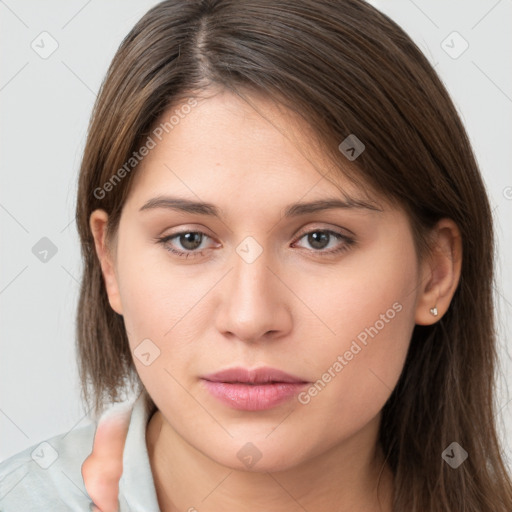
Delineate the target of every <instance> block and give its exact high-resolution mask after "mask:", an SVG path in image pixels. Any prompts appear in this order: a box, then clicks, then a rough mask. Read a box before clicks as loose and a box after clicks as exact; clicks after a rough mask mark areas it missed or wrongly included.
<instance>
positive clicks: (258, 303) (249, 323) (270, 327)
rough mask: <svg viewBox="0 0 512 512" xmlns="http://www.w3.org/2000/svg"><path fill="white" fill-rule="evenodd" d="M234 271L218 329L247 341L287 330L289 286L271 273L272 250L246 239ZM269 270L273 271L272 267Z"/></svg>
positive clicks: (236, 260)
mask: <svg viewBox="0 0 512 512" xmlns="http://www.w3.org/2000/svg"><path fill="white" fill-rule="evenodd" d="M232 261H233V267H234V268H233V271H232V272H230V277H229V286H228V287H227V288H226V290H224V293H223V296H222V305H221V312H220V314H219V316H218V318H217V321H218V325H217V327H218V329H219V330H220V331H221V332H224V333H227V332H229V333H231V334H232V335H235V336H236V337H238V338H240V339H243V340H245V341H256V340H257V339H258V338H260V337H262V336H264V335H265V334H266V333H267V332H269V331H273V332H275V331H284V330H286V329H288V328H289V327H290V323H291V319H290V315H289V310H288V307H287V303H286V301H287V295H286V293H285V292H286V287H284V286H283V284H282V283H281V282H280V280H279V279H278V278H277V277H276V276H275V275H274V272H275V270H274V272H273V271H272V270H270V269H271V268H272V267H273V266H274V265H273V264H272V258H271V251H269V250H266V249H264V247H262V246H261V245H260V244H259V243H258V242H256V240H254V239H252V237H247V238H246V239H245V240H244V241H242V242H241V243H240V244H239V246H238V247H237V248H236V253H235V254H233V258H232ZM269 267H270V268H269Z"/></svg>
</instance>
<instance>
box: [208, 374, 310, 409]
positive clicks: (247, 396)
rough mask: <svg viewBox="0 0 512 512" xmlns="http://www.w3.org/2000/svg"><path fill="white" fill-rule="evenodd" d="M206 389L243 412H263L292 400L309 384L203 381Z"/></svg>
mask: <svg viewBox="0 0 512 512" xmlns="http://www.w3.org/2000/svg"><path fill="white" fill-rule="evenodd" d="M203 382H204V385H205V386H206V389H207V390H208V391H209V392H210V393H211V394H212V395H213V396H214V397H215V398H218V399H219V400H220V401H221V402H223V403H225V404H226V405H229V406H230V407H233V408H234V409H240V410H243V411H263V410H265V409H271V408H272V407H276V406H277V405H279V404H281V403H283V402H286V401H288V400H290V399H291V398H292V397H293V396H295V395H297V394H298V393H299V392H300V391H301V389H303V388H304V387H305V386H307V385H308V383H307V382H275V383H272V384H259V385H256V384H242V383H239V382H237V383H228V382H212V381H210V380H205V379H203Z"/></svg>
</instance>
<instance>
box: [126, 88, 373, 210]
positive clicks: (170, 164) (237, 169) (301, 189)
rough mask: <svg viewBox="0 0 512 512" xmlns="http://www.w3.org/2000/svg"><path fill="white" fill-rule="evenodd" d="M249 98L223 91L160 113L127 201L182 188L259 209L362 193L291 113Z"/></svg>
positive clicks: (191, 193)
mask: <svg viewBox="0 0 512 512" xmlns="http://www.w3.org/2000/svg"><path fill="white" fill-rule="evenodd" d="M249 100H250V103H248V102H247V101H244V100H243V99H242V98H240V97H238V96H237V95H235V94H233V93H230V92H227V91H221V92H219V93H217V94H215V95H214V96H212V97H209V98H207V99H198V100H197V104H196V106H194V107H193V108H190V109H188V108H187V109H184V108H183V109H182V106H183V105H185V104H186V101H185V102H183V103H182V104H178V105H175V106H173V107H172V108H170V109H168V110H167V111H166V112H164V114H163V115H162V116H161V117H160V119H159V120H158V122H157V123H155V126H156V127H160V130H159V131H158V132H157V133H158V134H159V137H155V136H152V138H153V140H154V142H155V145H154V147H153V149H151V150H150V152H149V154H147V156H145V157H144V158H143V160H142V161H141V163H140V164H139V166H138V168H137V171H136V176H134V181H133V183H132V185H131V191H130V196H129V200H130V201H131V202H132V203H136V204H137V205H139V206H140V205H141V204H142V202H143V201H144V200H147V198H149V197H153V196H156V195H162V194H173V195H176V194H180V195H182V196H184V197H190V198H194V199H199V198H201V199H202V200H208V201H211V202H214V203H224V204H225V203H226V202H230V203H232V204H234V203H237V202H243V204H244V205H245V206H251V207H253V208H261V207H262V206H267V207H270V206H271V204H273V203H276V204H281V203H284V202H286V203H288V202H292V201H297V200H299V199H301V198H303V197H304V198H307V199H310V200H312V199H315V198H316V197H325V196H326V195H329V197H333V196H337V197H344V196H346V195H348V196H351V197H353V196H358V197H361V196H363V195H364V193H363V191H361V190H359V189H357V188H356V187H355V186H354V184H353V183H351V182H350V180H348V179H347V178H346V176H344V174H343V169H341V168H340V166H335V165H334V164H333V162H332V161H329V159H328V158H326V157H325V155H324V154H323V153H322V151H321V149H320V148H319V144H318V142H317V141H316V140H315V138H314V136H313V134H312V131H311V129H310V128H309V127H308V126H307V124H306V123H305V122H304V121H303V120H301V119H300V118H299V117H298V116H297V115H296V114H294V113H293V112H290V111H288V110H286V109H284V107H282V106H280V105H277V104H275V103H274V102H270V101H267V100H265V99H264V98H262V97H261V96H255V95H251V96H250V98H249ZM180 105H181V106H180ZM185 112H186V113H185ZM171 118H172V122H170V120H171ZM165 123H167V124H165ZM152 133H155V130H153V132H152Z"/></svg>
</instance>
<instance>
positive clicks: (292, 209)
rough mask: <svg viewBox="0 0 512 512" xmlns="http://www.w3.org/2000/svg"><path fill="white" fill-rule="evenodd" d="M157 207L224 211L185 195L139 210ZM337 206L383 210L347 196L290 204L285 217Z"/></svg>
mask: <svg viewBox="0 0 512 512" xmlns="http://www.w3.org/2000/svg"><path fill="white" fill-rule="evenodd" d="M157 208H165V209H169V210H177V211H181V212H186V213H193V214H197V215H208V216H211V217H217V218H219V219H220V218H221V217H222V211H221V210H220V209H219V208H217V207H216V206H215V205H214V204H212V203H205V202H201V201H192V200H190V199H185V198H183V197H172V196H157V197H154V198H152V199H150V200H149V201H147V202H146V203H145V204H144V205H143V206H142V207H141V208H140V209H139V211H145V210H153V209H157ZM336 208H342V209H366V210H372V211H377V212H382V210H381V209H380V208H377V206H375V205H373V204H371V203H368V202H365V201H362V200H359V199H354V198H351V197H346V198H345V199H344V200H342V199H339V198H325V199H318V200H316V201H310V202H307V203H293V204H290V205H288V206H287V207H286V208H285V211H284V217H286V218H290V217H298V216H300V215H306V214H310V213H315V212H319V211H325V210H333V209H336Z"/></svg>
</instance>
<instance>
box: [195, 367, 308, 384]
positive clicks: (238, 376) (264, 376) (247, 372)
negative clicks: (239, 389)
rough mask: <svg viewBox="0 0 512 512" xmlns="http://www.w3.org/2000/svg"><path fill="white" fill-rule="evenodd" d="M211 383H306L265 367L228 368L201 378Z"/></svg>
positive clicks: (298, 378)
mask: <svg viewBox="0 0 512 512" xmlns="http://www.w3.org/2000/svg"><path fill="white" fill-rule="evenodd" d="M203 379H205V380H209V381H211V382H241V383H244V382H247V383H250V384H268V383H270V382H307V381H305V380H304V379H301V378H300V377H296V376H294V375H290V374H289V373H286V372H283V371H281V370H278V369H276V368H270V367H267V366H264V367H261V368H256V369H253V370H251V369H249V368H242V367H237V368H228V369H227V370H222V371H220V372H216V373H211V374H209V375H205V376H204V377H203Z"/></svg>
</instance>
